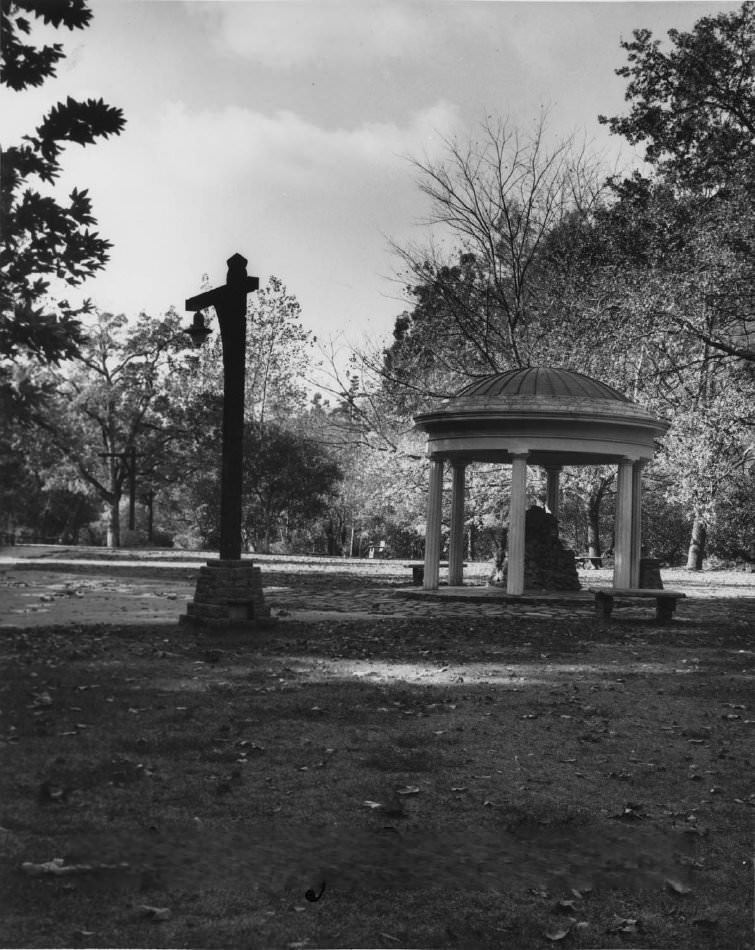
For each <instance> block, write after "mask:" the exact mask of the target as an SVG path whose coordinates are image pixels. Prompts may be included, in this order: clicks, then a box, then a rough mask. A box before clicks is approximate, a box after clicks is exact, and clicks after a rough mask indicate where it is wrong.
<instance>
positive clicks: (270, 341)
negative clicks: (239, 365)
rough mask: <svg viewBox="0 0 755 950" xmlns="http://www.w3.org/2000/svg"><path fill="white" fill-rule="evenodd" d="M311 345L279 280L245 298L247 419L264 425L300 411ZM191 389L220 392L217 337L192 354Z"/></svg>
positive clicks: (293, 302) (220, 360)
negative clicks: (193, 383)
mask: <svg viewBox="0 0 755 950" xmlns="http://www.w3.org/2000/svg"><path fill="white" fill-rule="evenodd" d="M313 343H314V338H313V336H312V334H311V333H310V332H309V331H308V330H305V329H304V327H303V326H302V322H301V306H300V304H299V301H298V300H297V299H296V297H295V296H294V295H293V294H291V293H289V291H288V289H287V288H286V286H285V284H284V283H283V281H281V280H280V279H279V278H278V277H275V276H271V277H270V278H269V279H268V282H267V284H266V285H265V286H264V287H262V288H261V289H260V290H259V291H257V293H254V294H250V296H249V298H248V303H247V331H246V380H245V391H244V395H245V402H246V405H245V418H246V419H247V420H248V421H250V422H254V423H256V424H258V425H264V424H265V422H267V421H268V420H270V419H272V420H274V421H277V422H280V421H282V420H285V419H286V418H290V417H293V416H295V415H297V414H298V413H299V412H301V411H302V409H303V408H304V405H305V401H306V389H305V386H304V380H305V378H306V376H307V374H308V372H309V370H310V367H311V362H312V356H311V348H312V344H313ZM196 387H197V388H198V391H200V392H205V393H209V392H216V393H222V391H223V350H222V343H221V340H220V334H217V335H216V336H215V337H214V338H213V340H212V342H211V343H210V345H209V346H204V347H202V349H201V350H200V351H199V352H198V354H197V368H196Z"/></svg>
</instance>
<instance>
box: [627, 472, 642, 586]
mask: <svg viewBox="0 0 755 950" xmlns="http://www.w3.org/2000/svg"><path fill="white" fill-rule="evenodd" d="M644 467H645V460H644V459H638V460H637V461H636V462H635V463H634V465H633V466H632V554H631V561H630V571H629V575H630V580H631V585H632V587H639V586H640V557H641V556H642V469H643V468H644Z"/></svg>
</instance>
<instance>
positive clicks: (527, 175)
mask: <svg viewBox="0 0 755 950" xmlns="http://www.w3.org/2000/svg"><path fill="white" fill-rule="evenodd" d="M546 127H547V123H546V116H545V115H541V116H540V118H539V120H538V121H537V122H536V124H535V126H534V128H533V130H532V132H531V133H530V134H529V135H527V136H522V135H520V133H519V132H518V131H517V130H516V129H514V128H512V127H511V126H510V125H509V123H508V122H506V121H504V120H492V119H488V120H487V121H486V122H485V123H483V124H482V126H481V127H480V132H479V135H478V137H476V138H473V139H471V140H470V141H468V142H465V143H462V142H459V141H457V140H455V139H446V140H445V143H444V144H445V146H446V153H445V156H444V158H443V159H442V160H440V161H431V160H429V159H426V160H424V161H420V160H417V159H414V160H412V164H413V165H414V168H415V169H416V171H417V173H418V183H419V187H420V189H421V191H422V192H423V193H424V194H425V195H427V197H428V198H429V199H430V201H431V210H430V214H429V217H428V219H427V222H426V223H427V224H428V225H430V226H432V227H434V228H440V229H441V232H446V233H447V234H450V236H451V237H452V238H455V239H456V241H457V242H458V243H457V244H456V246H455V248H454V254H455V255H458V256H459V258H460V259H461V260H465V261H466V263H467V265H469V261H470V260H473V261H474V263H475V269H476V275H475V281H474V283H475V292H474V293H470V292H469V282H468V281H467V283H466V285H464V286H462V285H460V283H459V280H458V273H459V268H458V267H453V266H450V265H451V262H450V260H449V258H448V257H447V256H446V257H445V259H444V257H443V254H442V252H441V251H440V250H439V247H438V245H437V244H435V243H432V242H431V243H430V244H428V245H425V246H422V247H408V248H401V247H395V250H396V251H397V253H398V254H399V257H400V259H401V261H402V262H403V265H404V266H405V267H406V269H407V270H408V273H409V276H410V279H411V280H413V281H416V282H418V283H421V284H425V285H426V284H428V283H429V282H434V283H435V284H436V287H435V292H436V294H437V295H438V299H439V300H440V301H442V304H443V309H444V310H445V312H446V314H447V318H448V319H450V321H451V323H452V325H453V327H454V332H455V334H456V335H457V336H458V339H459V342H460V343H461V344H463V348H464V349H465V350H466V352H467V356H468V357H469V358H470V359H471V361H472V362H473V363H477V364H478V365H479V366H480V367H481V368H482V369H483V371H486V372H493V371H496V370H500V369H502V368H504V367H506V366H512V365H513V366H526V365H528V364H529V362H530V357H531V353H532V336H533V333H534V329H535V327H534V324H535V322H536V315H537V310H538V286H537V285H538V279H537V272H538V254H539V251H540V250H541V248H542V245H543V242H544V240H545V239H546V237H547V236H548V235H549V234H550V233H551V232H552V231H553V229H554V228H556V227H557V226H559V225H560V224H561V223H562V222H564V221H565V220H566V218H567V216H576V217H577V218H580V217H581V218H584V219H587V218H589V216H590V213H591V211H592V209H593V208H594V207H595V205H596V203H597V202H598V201H599V199H600V196H601V194H602V192H603V188H604V181H605V176H604V174H603V173H601V171H600V170H599V168H598V166H597V163H596V162H594V161H592V160H591V159H589V157H588V155H587V153H586V150H585V148H584V147H582V148H577V146H576V144H575V141H574V139H573V138H569V139H566V140H565V141H562V142H560V143H558V144H556V145H554V146H551V145H549V144H548V142H547V135H546V130H547V129H546Z"/></svg>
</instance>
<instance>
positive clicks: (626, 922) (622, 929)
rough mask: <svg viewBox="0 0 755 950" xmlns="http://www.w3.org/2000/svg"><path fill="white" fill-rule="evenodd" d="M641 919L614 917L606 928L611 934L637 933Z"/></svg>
mask: <svg viewBox="0 0 755 950" xmlns="http://www.w3.org/2000/svg"><path fill="white" fill-rule="evenodd" d="M638 925H639V921H638V920H637V919H636V918H634V917H614V918H613V920H612V921H611V923H610V924H609V925H608V927H607V929H606V933H609V934H619V933H622V934H636V933H637V927H638Z"/></svg>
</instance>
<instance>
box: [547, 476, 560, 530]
mask: <svg viewBox="0 0 755 950" xmlns="http://www.w3.org/2000/svg"><path fill="white" fill-rule="evenodd" d="M545 474H546V476H547V479H548V481H547V487H546V490H545V505H546V507H547V509H548V511H549V512H550V513H551V514H552V515H553V517H554V518H558V495H559V492H558V489H559V476H560V474H561V466H559V467H558V468H546V470H545Z"/></svg>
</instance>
